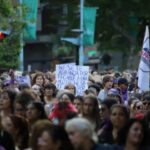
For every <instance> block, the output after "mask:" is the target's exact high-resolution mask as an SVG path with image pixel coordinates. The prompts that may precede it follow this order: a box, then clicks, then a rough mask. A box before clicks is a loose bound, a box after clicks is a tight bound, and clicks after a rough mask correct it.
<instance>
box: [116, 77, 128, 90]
mask: <svg viewBox="0 0 150 150" xmlns="http://www.w3.org/2000/svg"><path fill="white" fill-rule="evenodd" d="M118 87H119V88H120V89H121V90H123V91H125V90H127V88H128V80H127V79H126V78H119V79H118Z"/></svg>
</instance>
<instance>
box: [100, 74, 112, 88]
mask: <svg viewBox="0 0 150 150" xmlns="http://www.w3.org/2000/svg"><path fill="white" fill-rule="evenodd" d="M102 83H103V87H104V88H106V89H111V88H112V85H113V78H112V77H111V76H104V78H103V82H102Z"/></svg>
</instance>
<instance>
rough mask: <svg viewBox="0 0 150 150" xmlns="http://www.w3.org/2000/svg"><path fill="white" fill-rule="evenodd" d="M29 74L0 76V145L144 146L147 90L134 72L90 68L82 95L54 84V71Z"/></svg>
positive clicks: (105, 149)
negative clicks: (25, 78) (25, 80)
mask: <svg viewBox="0 0 150 150" xmlns="http://www.w3.org/2000/svg"><path fill="white" fill-rule="evenodd" d="M29 76H30V79H31V85H29V84H19V83H18V82H17V81H15V78H14V74H13V73H12V71H11V72H8V73H2V74H1V76H0V120H1V121H0V150H149V149H150V148H149V147H150V141H149V139H150V91H144V92H143V91H140V90H139V89H138V86H137V81H138V78H137V77H136V73H135V72H130V73H129V72H122V73H121V72H114V71H111V72H106V73H105V74H104V73H103V74H100V73H98V72H96V71H91V73H90V75H89V80H88V83H87V84H88V89H86V90H85V91H84V94H83V95H76V89H77V87H75V86H74V85H73V84H70V83H69V84H67V85H66V86H65V87H64V89H63V90H59V89H57V88H56V86H55V83H56V78H55V73H51V72H46V73H43V72H35V73H30V74H29ZM6 78H9V79H10V82H8V80H7V79H6ZM148 82H149V81H148ZM143 84H144V83H143Z"/></svg>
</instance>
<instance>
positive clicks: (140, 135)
mask: <svg viewBox="0 0 150 150" xmlns="http://www.w3.org/2000/svg"><path fill="white" fill-rule="evenodd" d="M145 142H146V129H145V124H144V123H143V122H142V121H141V120H138V119H130V120H128V122H127V123H126V125H125V126H124V127H123V128H122V129H121V130H120V133H119V136H118V143H119V144H120V145H123V146H125V145H126V144H128V143H130V144H132V145H133V146H136V147H138V148H139V149H140V148H141V146H145Z"/></svg>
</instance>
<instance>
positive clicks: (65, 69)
mask: <svg viewBox="0 0 150 150" xmlns="http://www.w3.org/2000/svg"><path fill="white" fill-rule="evenodd" d="M88 75H89V67H88V66H76V65H75V64H61V65H56V87H57V88H58V89H64V86H65V85H67V84H70V83H71V84H73V85H75V87H76V95H83V92H84V91H85V90H86V89H87V88H88V85H87V83H88Z"/></svg>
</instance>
